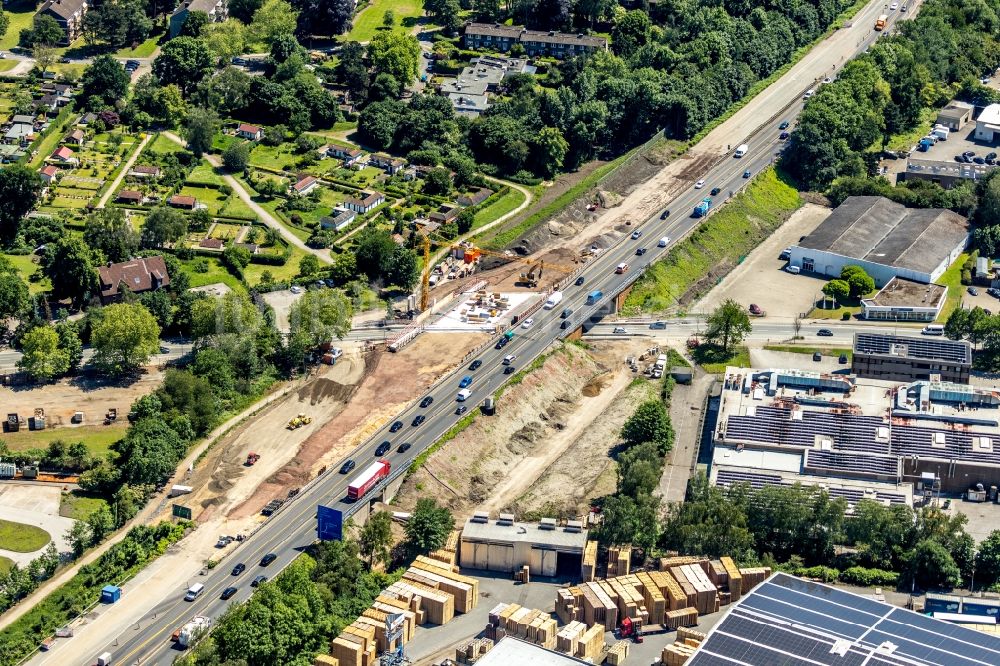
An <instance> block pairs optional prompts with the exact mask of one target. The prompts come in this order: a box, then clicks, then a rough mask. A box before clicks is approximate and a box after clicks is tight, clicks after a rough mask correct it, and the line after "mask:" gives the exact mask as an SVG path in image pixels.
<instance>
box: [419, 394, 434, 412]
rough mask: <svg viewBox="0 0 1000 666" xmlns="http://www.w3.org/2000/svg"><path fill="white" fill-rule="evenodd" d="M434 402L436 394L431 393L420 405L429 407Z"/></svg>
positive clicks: (423, 407) (424, 407)
mask: <svg viewBox="0 0 1000 666" xmlns="http://www.w3.org/2000/svg"><path fill="white" fill-rule="evenodd" d="M432 402H434V396H430V395H429V396H427V397H426V398H424V399H423V400H421V401H420V407H421V408H422V409H426V408H428V407H430V406H431V403H432Z"/></svg>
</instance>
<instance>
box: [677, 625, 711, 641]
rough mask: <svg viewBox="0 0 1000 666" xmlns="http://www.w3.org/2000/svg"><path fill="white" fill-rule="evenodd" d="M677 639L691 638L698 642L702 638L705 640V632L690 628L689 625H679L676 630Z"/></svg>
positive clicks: (686, 639) (685, 639)
mask: <svg viewBox="0 0 1000 666" xmlns="http://www.w3.org/2000/svg"><path fill="white" fill-rule="evenodd" d="M677 640H679V641H688V640H693V641H697V642H698V643H701V642H702V641H703V640H705V634H704V633H702V632H700V631H696V630H694V629H691V628H689V627H680V628H679V629H678V630H677Z"/></svg>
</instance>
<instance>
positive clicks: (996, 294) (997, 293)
mask: <svg viewBox="0 0 1000 666" xmlns="http://www.w3.org/2000/svg"><path fill="white" fill-rule="evenodd" d="M986 293H987V294H989V295H990V296H992V297H993V298H1000V289H994V288H993V287H990V288H989V289H987V290H986Z"/></svg>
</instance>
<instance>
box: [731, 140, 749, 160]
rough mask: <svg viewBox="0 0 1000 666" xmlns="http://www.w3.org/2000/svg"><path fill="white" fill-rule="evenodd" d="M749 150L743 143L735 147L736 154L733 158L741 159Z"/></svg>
mask: <svg viewBox="0 0 1000 666" xmlns="http://www.w3.org/2000/svg"><path fill="white" fill-rule="evenodd" d="M749 150H750V146H748V145H747V144H745V143H741V144H740V145H738V146H736V152H735V153H733V157H743V156H744V155H746V154H747V152H748V151H749Z"/></svg>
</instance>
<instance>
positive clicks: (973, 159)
mask: <svg viewBox="0 0 1000 666" xmlns="http://www.w3.org/2000/svg"><path fill="white" fill-rule="evenodd" d="M972 161H973V162H975V163H976V164H986V160H985V159H983V158H982V157H973V158H972Z"/></svg>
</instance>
